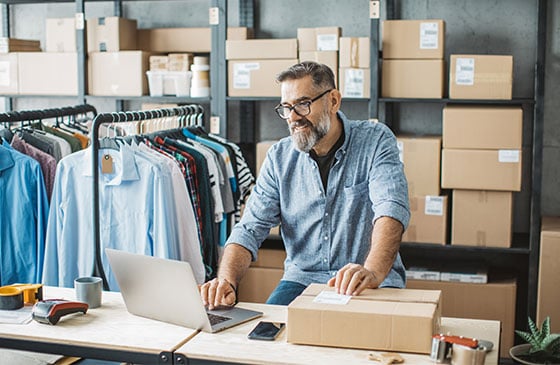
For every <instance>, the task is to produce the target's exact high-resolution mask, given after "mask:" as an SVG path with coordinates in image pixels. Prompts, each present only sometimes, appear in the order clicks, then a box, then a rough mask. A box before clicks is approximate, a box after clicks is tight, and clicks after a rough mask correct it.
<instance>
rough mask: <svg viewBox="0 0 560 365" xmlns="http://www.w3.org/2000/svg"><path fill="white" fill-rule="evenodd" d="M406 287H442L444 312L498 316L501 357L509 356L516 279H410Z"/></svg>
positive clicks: (511, 341)
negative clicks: (463, 280)
mask: <svg viewBox="0 0 560 365" xmlns="http://www.w3.org/2000/svg"><path fill="white" fill-rule="evenodd" d="M406 286H407V288H412V289H423V290H441V301H442V303H443V305H442V313H441V314H442V316H444V317H457V318H474V319H487V320H498V321H500V322H501V324H502V335H501V340H500V344H499V345H498V344H494V346H495V347H496V348H497V347H499V350H500V357H503V358H506V357H509V353H508V351H509V349H510V348H511V347H512V346H513V341H514V329H515V298H516V292H517V285H516V283H515V280H503V281H498V282H492V283H488V284H472V283H455V282H444V281H425V280H409V281H408V282H407V285H406Z"/></svg>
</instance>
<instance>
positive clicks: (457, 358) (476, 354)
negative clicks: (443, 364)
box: [451, 343, 486, 365]
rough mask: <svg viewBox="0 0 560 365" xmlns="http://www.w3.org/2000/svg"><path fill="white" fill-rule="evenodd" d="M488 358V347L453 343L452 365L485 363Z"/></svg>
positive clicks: (481, 364) (479, 364) (478, 364)
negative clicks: (473, 346)
mask: <svg viewBox="0 0 560 365" xmlns="http://www.w3.org/2000/svg"><path fill="white" fill-rule="evenodd" d="M485 360H486V348H484V347H477V348H474V349H473V348H472V347H467V346H461V345H457V344H455V343H454V344H453V349H452V354H451V365H484V361H485Z"/></svg>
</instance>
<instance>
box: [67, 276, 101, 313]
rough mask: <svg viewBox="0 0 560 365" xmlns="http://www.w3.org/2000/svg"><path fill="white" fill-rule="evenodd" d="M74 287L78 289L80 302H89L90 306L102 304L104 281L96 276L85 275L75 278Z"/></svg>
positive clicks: (95, 306)
mask: <svg viewBox="0 0 560 365" xmlns="http://www.w3.org/2000/svg"><path fill="white" fill-rule="evenodd" d="M74 289H75V290H76V300H77V301H78V302H83V303H87V304H88V306H89V308H97V307H99V306H101V292H102V290H103V281H102V279H101V278H98V277H95V276H84V277H80V278H77V279H76V280H74Z"/></svg>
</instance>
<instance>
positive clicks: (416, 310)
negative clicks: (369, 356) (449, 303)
mask: <svg viewBox="0 0 560 365" xmlns="http://www.w3.org/2000/svg"><path fill="white" fill-rule="evenodd" d="M322 291H326V292H331V293H332V292H333V291H334V288H331V287H327V286H326V285H324V284H311V285H310V286H309V287H307V289H306V290H305V291H304V292H303V293H302V295H300V296H299V297H297V298H296V299H295V300H294V301H293V302H292V303H290V304H289V305H288V325H287V330H288V337H287V341H288V342H291V343H298V344H307V345H320V346H334V347H349V348H361V349H368V350H371V349H375V350H388V351H404V352H418V353H426V354H429V353H430V350H431V343H432V335H433V334H434V333H438V332H439V327H440V317H441V315H440V312H441V309H440V296H441V292H440V291H437V290H408V289H389V288H382V289H366V290H364V292H362V294H360V295H359V296H354V297H351V298H350V300H349V301H348V303H347V304H345V305H341V304H332V303H325V302H316V301H314V300H315V298H316V297H317V296H318V295H320V293H321V292H322Z"/></svg>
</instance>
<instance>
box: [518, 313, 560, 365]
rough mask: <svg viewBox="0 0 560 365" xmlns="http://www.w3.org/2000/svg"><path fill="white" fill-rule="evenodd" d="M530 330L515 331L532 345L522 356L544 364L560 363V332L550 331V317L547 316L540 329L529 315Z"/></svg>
mask: <svg viewBox="0 0 560 365" xmlns="http://www.w3.org/2000/svg"><path fill="white" fill-rule="evenodd" d="M529 330H530V331H531V332H524V331H518V330H516V331H515V333H516V334H517V335H518V336H519V337H521V338H522V339H523V340H525V341H526V342H527V343H528V344H530V345H531V347H530V348H529V351H528V352H527V353H525V354H522V355H520V357H521V358H524V359H526V360H530V361H532V362H538V363H542V364H559V363H560V334H558V333H550V317H546V318H545V320H544V321H543V323H542V325H541V328H540V329H539V328H538V327H537V325H536V324H535V322H534V321H533V320H532V319H531V318H530V317H529Z"/></svg>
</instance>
